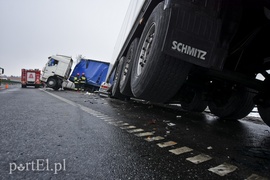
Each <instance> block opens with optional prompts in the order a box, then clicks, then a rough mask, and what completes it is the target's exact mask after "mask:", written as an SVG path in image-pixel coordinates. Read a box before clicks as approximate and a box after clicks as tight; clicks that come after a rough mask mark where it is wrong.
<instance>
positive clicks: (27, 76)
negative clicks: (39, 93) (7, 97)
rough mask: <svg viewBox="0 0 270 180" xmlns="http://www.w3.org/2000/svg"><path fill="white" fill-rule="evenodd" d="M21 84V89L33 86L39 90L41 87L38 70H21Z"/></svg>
mask: <svg viewBox="0 0 270 180" xmlns="http://www.w3.org/2000/svg"><path fill="white" fill-rule="evenodd" d="M21 84H22V88H26V87H27V86H35V88H39V87H40V85H41V82H40V70H39V69H22V75H21Z"/></svg>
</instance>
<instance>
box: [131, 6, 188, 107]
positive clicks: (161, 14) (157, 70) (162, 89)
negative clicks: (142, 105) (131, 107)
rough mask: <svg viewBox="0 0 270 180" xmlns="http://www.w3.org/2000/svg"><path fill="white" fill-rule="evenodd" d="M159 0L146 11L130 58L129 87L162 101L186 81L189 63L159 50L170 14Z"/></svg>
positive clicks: (140, 93) (135, 93)
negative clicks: (147, 15)
mask: <svg viewBox="0 0 270 180" xmlns="http://www.w3.org/2000/svg"><path fill="white" fill-rule="evenodd" d="M163 4H164V3H160V4H159V5H158V6H157V7H156V8H155V9H154V11H153V12H152V14H151V15H150V17H149V19H148V21H147V23H146V25H145V28H144V30H143V33H142V36H141V38H140V41H139V44H138V49H137V51H136V55H135V58H134V61H133V68H132V74H131V90H132V93H133V95H134V96H135V97H137V98H141V99H145V100H149V101H153V102H158V103H161V102H166V101H168V100H169V99H170V98H172V97H173V96H174V95H175V94H176V93H177V91H178V90H179V89H180V87H181V86H182V84H183V83H184V82H185V81H186V78H187V75H188V73H189V70H190V68H191V64H189V63H186V62H184V61H181V60H180V59H175V58H173V57H169V56H167V55H165V54H164V53H163V52H162V46H163V41H164V37H165V36H166V31H167V26H168V23H169V17H170V14H169V12H168V11H167V10H164V9H163V7H164V6H163Z"/></svg>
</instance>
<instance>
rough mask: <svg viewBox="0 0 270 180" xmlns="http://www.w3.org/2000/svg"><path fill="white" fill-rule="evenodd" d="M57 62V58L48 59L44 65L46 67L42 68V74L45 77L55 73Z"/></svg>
mask: <svg viewBox="0 0 270 180" xmlns="http://www.w3.org/2000/svg"><path fill="white" fill-rule="evenodd" d="M58 63H59V61H58V60H55V59H50V60H49V62H48V63H47V65H46V67H45V68H44V70H43V74H44V75H45V76H46V77H50V76H53V75H54V74H55V72H56V70H57V67H58Z"/></svg>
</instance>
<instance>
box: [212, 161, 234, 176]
mask: <svg viewBox="0 0 270 180" xmlns="http://www.w3.org/2000/svg"><path fill="white" fill-rule="evenodd" d="M236 169H237V167H236V166H234V165H231V164H227V163H223V164H221V165H219V166H217V167H213V168H210V169H208V171H211V172H213V173H215V174H217V175H219V176H225V175H227V174H229V173H231V172H233V171H235V170H236Z"/></svg>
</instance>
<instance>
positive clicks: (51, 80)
mask: <svg viewBox="0 0 270 180" xmlns="http://www.w3.org/2000/svg"><path fill="white" fill-rule="evenodd" d="M47 86H48V87H49V88H53V89H55V88H58V83H57V79H56V78H54V77H50V78H49V79H48V81H47ZM58 89H59V88H58ZM58 89H57V90H58Z"/></svg>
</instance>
